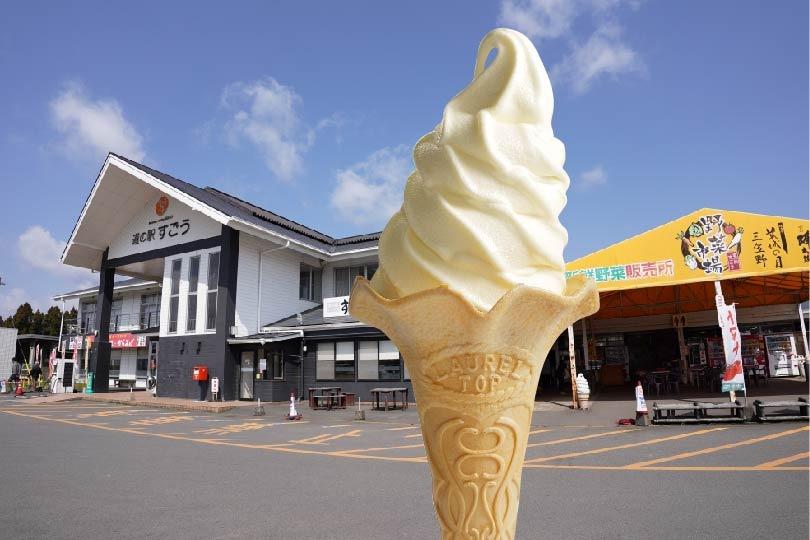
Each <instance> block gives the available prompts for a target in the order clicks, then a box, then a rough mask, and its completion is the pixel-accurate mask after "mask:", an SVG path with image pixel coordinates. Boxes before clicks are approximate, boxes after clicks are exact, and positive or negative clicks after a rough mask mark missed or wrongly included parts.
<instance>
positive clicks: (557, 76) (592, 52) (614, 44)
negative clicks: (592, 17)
mask: <svg viewBox="0 0 810 540" xmlns="http://www.w3.org/2000/svg"><path fill="white" fill-rule="evenodd" d="M621 32H622V31H621V27H620V26H618V25H617V24H613V23H606V24H603V25H602V26H600V27H599V28H597V30H596V31H595V32H594V33H593V34H592V35H591V36H590V37H589V38H588V40H587V41H586V42H585V43H582V44H575V45H574V46H573V48H572V50H571V52H569V53H568V55H566V57H565V58H564V59H563V60H562V62H560V63H559V64H557V65H555V66H554V67H553V68H552V70H551V77H552V78H553V79H554V80H555V81H558V82H566V83H569V84H570V85H571V86H572V88H573V89H574V92H575V93H577V94H582V93H585V92H586V91H587V90H588V89H589V88H590V87H591V85H592V84H593V83H594V81H596V80H597V79H598V78H599V77H600V76H602V75H608V76H613V77H616V76H618V75H620V74H623V73H633V72H636V73H641V72H643V71H644V64H643V63H642V61H641V59H640V58H639V55H638V53H637V52H636V51H634V50H633V49H632V48H630V47H629V46H628V45H627V44H626V43H624V42H623V41H622V36H621Z"/></svg>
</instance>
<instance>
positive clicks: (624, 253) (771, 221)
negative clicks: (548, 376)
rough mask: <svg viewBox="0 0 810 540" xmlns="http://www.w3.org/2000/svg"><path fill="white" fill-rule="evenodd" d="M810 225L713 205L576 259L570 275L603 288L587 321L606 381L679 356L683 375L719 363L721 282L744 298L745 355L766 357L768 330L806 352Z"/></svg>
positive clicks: (589, 352) (727, 297) (737, 299)
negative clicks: (803, 312) (802, 307)
mask: <svg viewBox="0 0 810 540" xmlns="http://www.w3.org/2000/svg"><path fill="white" fill-rule="evenodd" d="M809 232H810V231H809V227H808V221H807V220H804V219H796V218H788V217H780V216H766V215H760V214H750V213H745V212H736V211H729V210H715V209H710V208H704V209H701V210H697V211H695V212H693V213H691V214H688V215H686V216H683V217H681V218H678V219H676V220H674V221H671V222H668V223H665V224H663V225H660V226H658V227H655V228H654V229H651V230H648V231H646V232H644V233H642V234H639V235H637V236H634V237H632V238H628V239H627V240H624V241H622V242H619V243H617V244H614V245H612V246H609V247H607V248H604V249H602V250H599V251H596V252H594V253H591V254H590V255H587V256H585V257H582V258H580V259H577V260H575V261H573V262H571V263H568V264H567V268H566V270H567V274H568V276H571V275H575V274H586V275H588V276H590V277H592V278H593V279H594V280H595V281H596V284H597V288H598V290H599V296H600V308H599V311H598V312H597V313H595V314H594V315H592V316H591V317H589V318H588V320H587V323H586V324H583V325H580V326H581V327H582V328H587V333H588V334H589V339H588V343H589V346H588V347H587V348H586V349H585V351H584V355H585V357H586V359H588V358H589V357H590V358H595V359H597V360H598V361H604V363H605V366H604V368H603V369H602V374H603V380H605V381H608V380H612V381H613V382H614V383H618V382H620V381H622V380H624V381H625V382H627V381H630V380H631V378H630V377H631V374H632V373H633V372H634V371H635V370H638V369H650V368H654V367H656V366H661V365H662V364H666V363H668V362H671V360H672V359H673V358H678V359H679V363H680V365H681V368H682V370H683V373H684V374H685V373H686V368H687V367H688V366H689V365H693V364H695V363H696V362H697V363H701V364H702V363H704V361H705V360H704V359H705V356H708V357H709V362H708V363H709V365H710V366H711V365H713V364H714V365H716V362H714V361H713V360H712V358H716V357H717V354H716V351H717V347H716V344H718V343H721V342H720V341H717V339H718V337H717V336H719V327H718V320H717V300H716V294H717V293H716V288H715V283H716V282H719V283H720V285H721V288H722V292H723V296H724V303H725V304H732V303H733V304H736V306H737V310H736V312H737V318H738V322H739V323H740V324H741V325H742V328H743V333H744V334H745V335H746V337H745V339H744V342H743V349H744V360H745V361H746V362H752V361H754V360H755V359H756V358H759V359H760V360H756V361H758V362H761V361H762V360H761V359H762V358H763V350H766V349H767V346H766V343H765V341H763V339H764V337H763V336H765V335H770V336H775V335H776V334H780V335H782V336H783V337H784V339H786V340H788V341H789V342H790V343H791V344H795V346H793V345H791V348H790V350H791V351H794V353H795V354H800V353H801V351H802V350H805V349H806V348H807V347H806V345H804V344H805V343H806V335H805V332H804V331H801V332H799V331H798V326H799V324H797V323H799V313H800V311H799V309H798V304H800V303H802V302H805V301H807V300H808V288H809V287H810V274H809V273H808V268H809V265H808V254H809V252H810V245H809V244H810V243H809V242H808V234H809ZM585 332H586V331H585V330H582V333H583V335H584V334H585ZM771 339H774V337H772V338H771ZM802 345H804V347H802ZM720 350H722V347H721V349H720ZM611 351H612V352H611ZM768 354H770V353H768ZM746 355H747V356H746ZM697 356H700V357H701V359H700V360H699V361H698V360H696V358H697ZM611 358H612V359H613V360H612V361H611ZM769 361H770V362H773V360H772V359H771V360H769ZM683 377H684V378H685V375H683Z"/></svg>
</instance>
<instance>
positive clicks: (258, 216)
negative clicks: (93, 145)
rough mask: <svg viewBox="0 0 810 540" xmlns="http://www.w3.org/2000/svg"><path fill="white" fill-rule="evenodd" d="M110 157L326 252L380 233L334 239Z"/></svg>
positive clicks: (366, 242)
mask: <svg viewBox="0 0 810 540" xmlns="http://www.w3.org/2000/svg"><path fill="white" fill-rule="evenodd" d="M112 155H113V156H115V157H117V158H119V159H121V160H123V161H125V162H127V163H129V164H130V165H132V166H133V167H136V168H137V169H140V170H141V171H143V172H145V173H147V174H149V175H151V176H154V177H155V178H158V179H160V180H162V181H163V182H166V183H167V184H169V185H171V186H172V187H175V188H176V189H179V190H181V191H183V192H184V193H186V194H187V195H190V196H191V197H194V198H195V199H197V200H198V201H200V202H202V203H204V204H206V205H208V206H210V207H212V208H215V209H217V210H219V211H220V212H222V213H223V214H226V215H228V216H231V217H237V218H240V219H243V220H245V221H247V222H249V223H252V224H255V225H256V226H258V227H262V228H265V229H268V230H270V231H273V232H278V233H281V234H284V235H286V236H290V237H292V238H293V239H295V240H298V241H300V242H302V243H305V244H309V245H311V246H312V247H317V248H319V249H322V250H324V251H327V252H329V253H340V252H342V251H347V250H348V249H349V248H348V247H346V248H344V246H353V247H376V246H377V241H378V240H379V239H380V234H381V233H380V232H375V233H371V234H366V235H360V236H349V237H346V238H333V237H331V236H328V235H326V234H323V233H322V232H320V231H317V230H315V229H312V228H310V227H307V226H306V225H302V224H300V223H298V222H296V221H293V220H291V219H287V218H285V217H284V216H281V215H279V214H276V213H274V212H271V211H269V210H265V209H264V208H262V207H260V206H256V205H254V204H253V203H250V202H248V201H244V200H242V199H240V198H239V197H236V196H234V195H231V194H230V193H225V192H224V191H220V190H218V189H216V188H213V187H210V186H209V187H205V188H199V187H197V186H195V185H194V184H191V183H189V182H186V181H184V180H179V179H177V178H175V177H173V176H171V175H169V174H166V173H164V172H160V171H158V170H155V169H152V168H151V167H147V166H146V165H143V164H142V163H138V162H137V161H133V160H131V159H129V158H125V157H123V156H119V155H117V154H112Z"/></svg>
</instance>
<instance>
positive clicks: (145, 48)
mask: <svg viewBox="0 0 810 540" xmlns="http://www.w3.org/2000/svg"><path fill="white" fill-rule="evenodd" d="M70 4H71V5H68V3H56V2H38V1H24V2H23V1H19V2H14V1H12V2H6V3H4V9H3V17H2V18H0V74H1V75H0V77H2V79H0V80H2V81H3V84H0V163H2V167H0V189H1V190H2V194H3V196H2V199H0V247H2V256H0V276H2V279H3V281H4V282H5V283H7V285H6V286H4V287H0V315H6V314H8V312H9V311H10V310H12V309H13V308H14V307H16V306H17V305H18V304H19V303H20V302H21V301H23V300H27V301H31V302H32V303H33V304H34V306H35V307H40V308H42V307H46V306H47V305H48V304H49V297H50V296H51V295H52V294H54V293H57V292H60V291H66V290H71V289H73V288H75V287H78V286H84V285H90V284H94V282H95V281H96V280H95V277H94V276H91V275H89V274H88V273H87V272H85V271H81V270H76V269H70V268H65V267H62V266H61V265H59V264H58V260H57V259H58V256H59V254H60V253H61V248H62V246H63V245H64V242H65V241H66V240H67V238H68V236H69V234H70V231H71V229H72V227H73V224H74V222H75V220H76V218H77V217H78V214H79V212H80V210H81V206H82V204H83V203H84V200H85V198H86V197H87V194H88V193H89V190H90V188H91V186H92V183H93V181H94V179H95V176H96V174H97V172H98V170H99V167H100V166H101V164H102V162H103V159H104V156H105V155H106V152H107V150H112V151H116V152H120V153H123V154H125V155H128V156H129V157H132V158H134V159H139V160H141V161H143V162H145V163H147V164H149V165H151V166H153V167H156V168H158V169H160V170H163V171H165V172H168V173H170V174H173V175H175V176H178V177H180V178H183V179H185V180H188V181H190V182H192V183H195V184H197V185H201V186H205V185H211V186H215V187H217V188H220V189H222V190H225V191H229V192H231V193H234V194H235V195H237V196H240V197H243V198H247V199H249V200H251V201H252V202H255V203H257V204H259V205H261V206H263V207H265V208H268V209H270V210H273V211H275V212H278V213H280V214H282V215H284V216H287V217H289V218H292V219H295V220H298V221H300V222H302V223H305V224H307V225H309V226H312V227H314V228H317V229H319V230H321V231H323V232H325V233H327V234H331V235H333V236H343V235H349V234H355V233H363V232H371V231H376V230H380V229H381V228H382V226H383V225H384V224H385V222H386V221H387V215H388V213H390V211H391V210H392V209H393V208H396V206H398V204H399V203H400V201H401V189H402V186H403V184H404V181H405V177H406V176H407V174H408V172H409V171H410V168H411V161H410V150H411V148H412V146H413V144H414V143H415V142H416V140H417V139H418V138H419V137H420V136H421V135H423V134H424V133H426V132H428V131H429V130H431V129H432V128H433V127H434V126H435V125H436V124H437V123H438V122H439V121H440V120H441V114H442V109H443V107H444V105H445V104H446V103H447V101H448V100H449V99H450V98H451V97H452V96H453V95H454V94H455V93H457V92H458V91H460V90H461V89H462V88H464V87H465V86H466V85H467V84H468V82H469V80H470V77H471V75H472V71H473V66H474V61H475V52H476V49H477V46H478V43H479V41H480V40H481V38H482V37H483V36H484V34H485V33H486V32H487V31H488V30H490V29H492V28H494V27H497V26H510V27H513V28H517V29H519V30H522V31H524V32H525V33H526V34H527V35H529V36H530V37H531V38H532V40H533V41H534V43H535V45H536V46H537V48H538V51H539V52H540V55H541V57H542V59H543V61H544V63H545V65H546V67H547V69H548V70H549V72H550V74H551V79H552V83H553V85H554V92H555V99H556V107H555V115H554V122H553V125H554V129H555V133H556V135H557V137H558V138H560V139H561V140H562V141H563V142H564V143H565V145H566V148H567V153H568V158H567V162H566V170H567V171H568V173H569V175H570V176H571V180H572V185H571V189H570V190H569V192H568V195H569V201H568V207H567V208H566V210H565V211H564V213H563V215H562V221H563V224H564V225H565V226H566V227H567V228H568V231H569V235H570V240H569V245H568V248H567V250H566V259H568V260H572V259H574V258H576V257H579V256H581V255H584V254H586V253H589V252H591V251H593V250H596V249H599V248H601V247H604V246H607V245H609V244H611V243H614V242H617V241H620V240H622V239H624V238H626V237H628V236H630V235H633V234H637V233H640V232H642V231H644V230H646V229H648V228H650V227H653V226H655V225H658V224H660V223H663V222H665V221H668V220H670V219H673V218H675V217H678V216H680V215H683V214H686V213H688V212H690V211H692V210H695V209H697V208H701V207H717V208H728V209H735V210H742V211H751V212H760V213H766V214H778V215H786V216H793V217H807V215H808V145H809V143H808V117H809V116H810V113H809V111H808V6H807V2H806V1H803V0H784V1H780V2H767V1H764V0H763V1H745V0H741V1H730V0H729V1H720V0H711V1H706V2H663V1H654V0H647V1H640V0H634V1H629V0H627V1H623V0H532V1H528V2H526V1H516V0H515V1H492V2H461V1H459V2H435V1H434V2H416V1H410V2H350V1H346V2H325V1H324V2H305V1H299V2H233V3H228V4H223V3H214V2H201V1H196V2H153V1H144V2H110V1H107V2H80V3H70Z"/></svg>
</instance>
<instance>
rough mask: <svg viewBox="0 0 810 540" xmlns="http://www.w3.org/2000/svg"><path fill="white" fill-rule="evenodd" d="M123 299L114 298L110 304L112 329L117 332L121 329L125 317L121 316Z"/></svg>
mask: <svg viewBox="0 0 810 540" xmlns="http://www.w3.org/2000/svg"><path fill="white" fill-rule="evenodd" d="M123 303H124V302H123V300H121V299H120V298H118V299H117V300H113V301H112V304H111V305H110V331H111V332H117V331H118V330H120V329H121V325H122V324H123V322H124V321H123V319H122V318H121V307H122V305H123Z"/></svg>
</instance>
